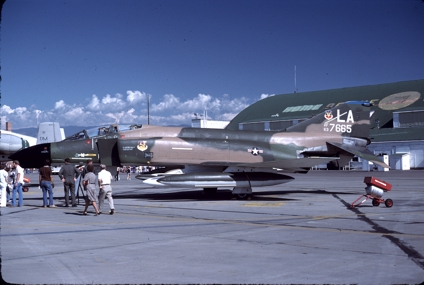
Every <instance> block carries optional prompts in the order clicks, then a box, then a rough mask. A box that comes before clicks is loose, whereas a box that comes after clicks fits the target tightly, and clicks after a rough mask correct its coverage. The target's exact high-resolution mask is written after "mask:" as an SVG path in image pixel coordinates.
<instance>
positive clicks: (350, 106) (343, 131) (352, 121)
mask: <svg viewBox="0 0 424 285" xmlns="http://www.w3.org/2000/svg"><path fill="white" fill-rule="evenodd" d="M370 106H371V104H370V103H369V102H367V101H349V102H346V103H343V104H340V105H337V106H336V107H334V108H332V109H329V110H326V111H325V112H323V113H320V114H318V115H316V116H315V117H313V118H311V119H309V120H306V121H303V122H301V123H299V124H297V125H294V126H292V127H289V128H287V129H286V131H287V132H300V133H307V134H308V136H311V137H316V138H317V139H318V138H319V137H321V138H323V139H324V140H325V141H326V146H325V147H324V148H322V149H320V148H318V149H317V148H312V149H306V150H304V151H303V152H302V153H301V154H302V155H303V156H304V157H311V156H314V155H325V156H329V157H332V156H333V157H338V158H339V160H338V161H335V164H337V166H339V167H341V166H344V165H346V164H347V163H348V162H349V161H350V159H352V157H353V156H355V155H356V156H358V157H361V158H363V159H365V160H368V161H371V162H373V163H376V164H378V165H380V166H382V167H387V168H389V166H388V165H387V164H385V163H384V162H383V161H381V159H380V158H379V157H378V156H375V155H374V154H372V153H371V152H370V151H369V150H368V149H366V146H367V145H368V144H369V143H370V141H369V139H368V136H369V129H370V108H369V107H370Z"/></svg>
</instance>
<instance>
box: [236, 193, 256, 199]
mask: <svg viewBox="0 0 424 285" xmlns="http://www.w3.org/2000/svg"><path fill="white" fill-rule="evenodd" d="M234 196H235V197H236V199H237V200H251V199H252V195H250V194H247V193H242V194H234Z"/></svg>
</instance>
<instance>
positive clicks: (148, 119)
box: [147, 94, 150, 125]
mask: <svg viewBox="0 0 424 285" xmlns="http://www.w3.org/2000/svg"><path fill="white" fill-rule="evenodd" d="M147 125H150V94H147Z"/></svg>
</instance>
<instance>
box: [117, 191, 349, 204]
mask: <svg viewBox="0 0 424 285" xmlns="http://www.w3.org/2000/svg"><path fill="white" fill-rule="evenodd" d="M143 190H146V188H142V189H139V190H136V191H133V192H131V193H128V192H127V193H122V194H121V193H118V194H113V199H141V200H152V201H159V200H160V201H220V200H221V201H223V200H237V199H239V198H237V196H236V195H233V194H232V192H231V190H225V189H224V190H218V191H217V192H216V193H204V192H203V191H202V190H184V189H182V190H181V191H175V192H157V193H142V191H143ZM290 194H311V195H334V194H357V193H347V192H329V191H325V190H313V191H309V190H308V191H301V190H287V191H264V192H254V191H253V193H252V195H251V196H250V199H252V200H255V201H296V200H301V198H289V197H278V196H279V195H281V196H287V195H290Z"/></svg>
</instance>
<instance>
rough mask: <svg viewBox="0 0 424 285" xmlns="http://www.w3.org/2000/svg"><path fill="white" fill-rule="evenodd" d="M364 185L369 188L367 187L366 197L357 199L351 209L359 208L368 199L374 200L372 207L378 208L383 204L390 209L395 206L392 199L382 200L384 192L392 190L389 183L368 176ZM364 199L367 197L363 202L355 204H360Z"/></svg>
mask: <svg viewBox="0 0 424 285" xmlns="http://www.w3.org/2000/svg"><path fill="white" fill-rule="evenodd" d="M364 183H365V184H367V187H365V191H366V192H367V194H366V195H362V196H360V197H359V198H358V199H356V200H355V201H354V202H353V203H352V205H350V207H351V208H353V207H355V206H359V205H361V204H362V203H364V202H365V201H366V200H368V199H372V205H373V206H375V207H377V206H378V205H380V204H381V203H384V204H385V205H386V207H388V208H390V207H391V206H393V200H392V199H386V200H384V199H382V198H381V197H383V194H384V192H387V191H390V190H392V184H390V183H387V182H386V181H383V180H381V179H378V178H375V177H372V176H367V177H365V178H364ZM362 197H365V199H363V200H362V201H361V202H359V203H357V204H355V203H356V202H358V201H359V200H360V199H361V198H362Z"/></svg>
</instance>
